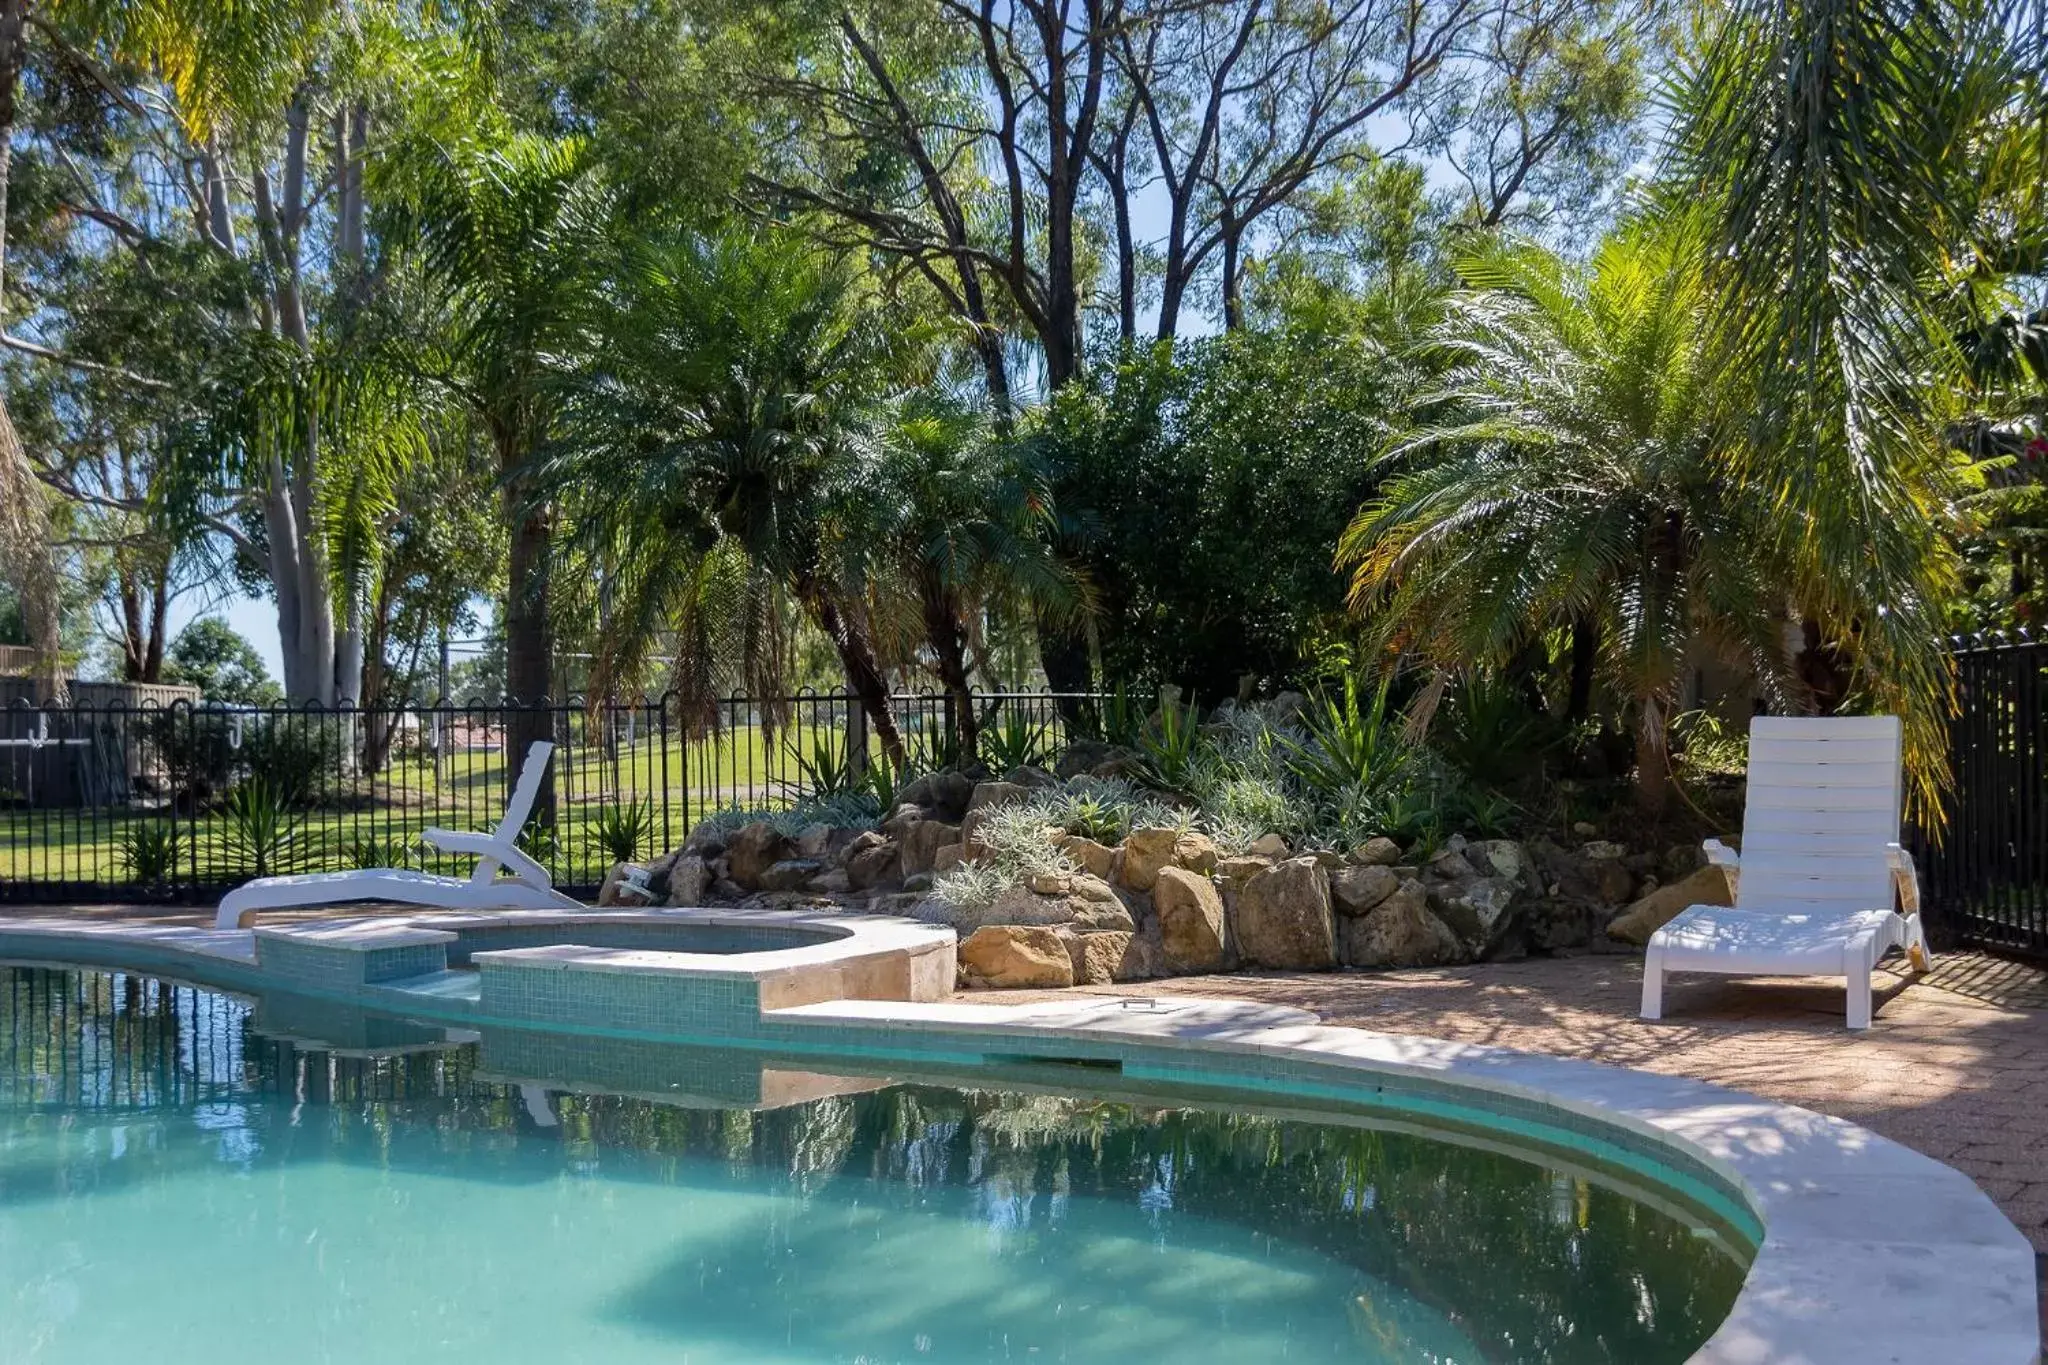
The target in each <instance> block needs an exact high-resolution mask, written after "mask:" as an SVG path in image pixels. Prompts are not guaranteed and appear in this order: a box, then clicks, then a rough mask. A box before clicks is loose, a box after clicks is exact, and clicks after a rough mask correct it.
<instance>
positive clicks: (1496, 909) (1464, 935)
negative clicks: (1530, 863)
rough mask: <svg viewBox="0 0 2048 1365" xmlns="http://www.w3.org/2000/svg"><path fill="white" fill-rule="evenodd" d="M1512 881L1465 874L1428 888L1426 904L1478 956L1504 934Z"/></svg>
mask: <svg viewBox="0 0 2048 1365" xmlns="http://www.w3.org/2000/svg"><path fill="white" fill-rule="evenodd" d="M1514 904H1515V885H1514V883H1513V882H1510V881H1507V880H1505V879H1504V878H1499V877H1464V878H1460V879H1459V880H1457V881H1454V882H1446V883H1442V884H1439V885H1435V886H1431V887H1430V888H1429V908H1430V910H1431V911H1433V912H1434V913H1435V915H1436V917H1437V918H1438V919H1440V920H1442V921H1443V922H1444V923H1445V924H1448V925H1449V926H1450V927H1451V929H1452V931H1453V932H1455V933H1456V934H1457V936H1458V939H1459V941H1460V942H1462V943H1463V944H1464V945H1465V947H1466V949H1467V950H1469V951H1470V952H1471V953H1472V954H1473V956H1475V957H1476V956H1478V955H1479V954H1481V953H1484V952H1485V951H1486V950H1487V949H1489V948H1491V947H1492V946H1493V945H1494V944H1496V943H1498V942H1500V940H1501V939H1502V938H1503V937H1505V936H1506V934H1507V931H1508V927H1509V924H1510V923H1511V919H1510V916H1511V913H1512V911H1513V910H1514Z"/></svg>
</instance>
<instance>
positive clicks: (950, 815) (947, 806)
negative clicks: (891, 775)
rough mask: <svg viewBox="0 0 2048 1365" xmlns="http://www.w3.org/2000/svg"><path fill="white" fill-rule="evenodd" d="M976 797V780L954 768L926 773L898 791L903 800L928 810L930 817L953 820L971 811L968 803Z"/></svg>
mask: <svg viewBox="0 0 2048 1365" xmlns="http://www.w3.org/2000/svg"><path fill="white" fill-rule="evenodd" d="M973 799H974V783H972V782H970V781H969V780H968V779H967V778H966V776H965V775H964V774H961V773H956V772H952V771H946V772H937V773H926V774H925V775H924V776H923V777H920V778H918V779H917V780H916V781H914V782H911V783H909V784H908V785H906V786H905V787H904V788H903V790H902V791H900V792H898V793H897V794H896V800H897V801H898V802H899V803H900V804H904V805H912V806H916V807H918V808H919V809H921V810H923V811H924V812H925V813H926V814H925V818H926V819H938V820H944V821H947V822H949V823H956V822H958V820H959V819H960V817H961V816H963V815H965V814H967V803H968V802H969V801H971V800H973Z"/></svg>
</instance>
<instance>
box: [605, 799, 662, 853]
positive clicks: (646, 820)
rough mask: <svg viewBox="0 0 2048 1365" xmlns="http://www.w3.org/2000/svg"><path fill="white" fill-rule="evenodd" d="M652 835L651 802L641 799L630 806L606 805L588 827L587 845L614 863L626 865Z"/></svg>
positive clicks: (652, 813)
mask: <svg viewBox="0 0 2048 1365" xmlns="http://www.w3.org/2000/svg"><path fill="white" fill-rule="evenodd" d="M653 836H654V803H653V801H652V800H649V799H646V798H642V799H641V800H639V801H635V802H633V803H632V804H631V805H621V804H618V803H614V802H607V803H605V804H604V805H602V806H600V807H598V811H597V816H596V818H595V819H593V820H592V821H591V824H590V846H591V847H592V848H593V849H595V850H596V851H597V852H599V853H602V854H603V855H604V856H605V858H606V859H607V860H609V861H611V862H615V863H630V862H633V861H634V860H636V859H637V858H639V857H640V854H641V850H642V849H643V848H645V847H646V845H647V842H648V840H649V839H651V838H652V837H653Z"/></svg>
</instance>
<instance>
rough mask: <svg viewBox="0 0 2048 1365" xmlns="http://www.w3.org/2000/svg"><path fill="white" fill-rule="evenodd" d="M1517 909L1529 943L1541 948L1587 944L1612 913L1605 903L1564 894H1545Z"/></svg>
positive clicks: (1535, 947)
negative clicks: (1573, 897)
mask: <svg viewBox="0 0 2048 1365" xmlns="http://www.w3.org/2000/svg"><path fill="white" fill-rule="evenodd" d="M1518 913H1519V917H1520V919H1521V922H1522V932H1523V934H1524V935H1525V936H1526V937H1527V939H1528V942H1529V947H1530V948H1532V949H1534V950H1536V951H1538V952H1557V951H1558V950H1560V949H1566V948H1583V947H1585V946H1586V945H1587V944H1588V943H1589V942H1591V941H1592V938H1593V935H1594V934H1595V933H1597V932H1599V931H1600V929H1601V928H1602V926H1603V925H1604V923H1605V921H1606V920H1607V919H1608V918H1609V917H1610V914H1611V912H1610V911H1608V910H1607V909H1606V908H1605V907H1604V906H1601V905H1598V904H1596V903H1593V902H1589V901H1584V900H1573V899H1568V898H1566V897H1563V896H1545V897H1543V898H1541V899H1540V900H1536V901H1532V902H1530V903H1529V904H1528V905H1525V906H1523V907H1522V908H1521V910H1520V911H1519V912H1518Z"/></svg>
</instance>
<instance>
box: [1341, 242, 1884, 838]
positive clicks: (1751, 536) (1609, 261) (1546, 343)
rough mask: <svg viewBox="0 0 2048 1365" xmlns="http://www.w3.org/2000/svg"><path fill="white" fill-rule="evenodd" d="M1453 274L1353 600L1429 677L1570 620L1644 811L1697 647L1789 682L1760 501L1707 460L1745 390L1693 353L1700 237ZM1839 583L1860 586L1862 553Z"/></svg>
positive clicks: (1768, 510) (1662, 785) (1353, 548)
mask: <svg viewBox="0 0 2048 1365" xmlns="http://www.w3.org/2000/svg"><path fill="white" fill-rule="evenodd" d="M1460 270H1461V273H1462V274H1463V276H1464V278H1465V280H1466V283H1467V285H1468V286H1469V287H1468V289H1467V290H1466V291H1465V292H1462V293H1460V294H1458V295H1456V296H1455V297H1454V298H1453V299H1452V300H1451V301H1450V303H1449V304H1448V307H1447V311H1446V314H1445V317H1444V320H1443V322H1442V323H1441V324H1440V325H1439V327H1438V328H1437V330H1436V333H1435V335H1434V337H1433V338H1432V341H1433V343H1434V344H1435V346H1436V347H1437V348H1439V350H1440V351H1441V353H1442V354H1443V356H1444V357H1445V358H1446V359H1447V360H1448V361H1449V368H1448V370H1447V371H1446V372H1445V373H1444V375H1443V376H1442V378H1441V381H1440V386H1439V388H1438V389H1437V390H1436V391H1434V392H1433V393H1430V394H1428V395H1426V396H1425V398H1424V399H1423V402H1424V404H1425V405H1426V406H1427V408H1430V409H1434V410H1436V411H1439V412H1441V413H1442V416H1441V417H1440V418H1439V419H1438V420H1436V421H1433V422H1431V423H1430V424H1429V425H1427V426H1424V427H1422V428H1421V429H1419V430H1417V431H1415V432H1413V433H1412V434H1410V435H1408V436H1406V437H1404V438H1402V439H1401V440H1400V441H1399V442H1398V443H1396V444H1395V445H1394V446H1392V447H1391V449H1390V452H1389V455H1388V457H1387V458H1388V459H1389V460H1390V461H1391V462H1392V463H1393V465H1394V466H1395V467H1396V468H1397V469H1401V470H1403V471H1404V472H1401V473H1399V474H1398V475H1397V476H1396V477H1395V478H1393V479H1392V480H1391V481H1390V482H1389V483H1388V484H1387V486H1386V487H1385V489H1384V491H1383V492H1382V494H1381V495H1380V496H1379V497H1378V498H1377V499H1376V500H1374V501H1373V502H1371V503H1369V504H1367V505H1366V506H1365V507H1364V508H1363V509H1361V510H1360V512H1359V515H1358V517H1357V519H1356V520H1355V521H1353V523H1352V524H1351V526H1350V528H1349V529H1348V530H1347V531H1346V532H1345V534H1344V538H1343V541H1342V543H1341V547H1340V552H1339V554H1340V563H1342V564H1344V565H1348V566H1349V567H1350V569H1351V571H1352V579H1351V594H1352V604H1353V606H1354V608H1355V609H1356V610H1357V611H1358V612H1359V613H1360V614H1361V615H1362V616H1364V617H1365V618H1366V619H1367V620H1368V621H1370V622H1371V623H1372V625H1373V629H1374V630H1375V631H1376V632H1377V634H1378V635H1379V637H1380V638H1383V639H1385V640H1387V641H1388V642H1390V643H1394V644H1398V645H1399V646H1401V647H1403V648H1405V649H1406V650H1408V651H1410V652H1411V653H1413V654H1414V655H1415V656H1417V657H1419V658H1421V659H1423V660H1426V661H1428V662H1429V663H1431V664H1433V665H1435V666H1437V667H1439V668H1441V669H1445V670H1451V669H1461V668H1468V667H1474V666H1477V667H1493V668H1498V667H1502V666H1505V665H1506V664H1507V663H1508V662H1509V660H1510V659H1511V658H1512V657H1513V656H1514V655H1515V654H1516V653H1518V652H1519V651H1520V650H1521V649H1523V648H1524V647H1525V646H1526V645H1527V644H1528V643H1529V642H1530V641H1531V640H1532V639H1541V638H1542V637H1544V636H1545V635H1546V634H1549V633H1551V632H1555V631H1560V630H1564V629H1567V628H1576V630H1577V631H1578V632H1579V636H1578V638H1579V639H1581V640H1590V641H1591V642H1593V653H1592V655H1591V657H1592V658H1593V659H1595V660H1596V662H1597V667H1598V669H1599V672H1600V674H1601V675H1602V676H1603V677H1604V678H1605V680H1606V682H1607V684H1608V686H1609V688H1610V689H1611V690H1612V691H1613V693H1614V694H1615V695H1616V696H1617V697H1619V698H1621V699H1622V700H1623V701H1624V703H1625V704H1626V707H1627V712H1628V714H1627V720H1628V722H1629V724H1630V726H1631V728H1632V729H1633V732H1634V735H1635V750H1636V782H1637V791H1638V795H1639V799H1640V801H1641V803H1642V805H1643V807H1644V808H1645V809H1646V810H1650V811H1656V810H1659V809H1661V808H1662V806H1663V804H1664V801H1665V798H1666V796H1667V793H1668V788H1669V785H1670V784H1669V772H1670V766H1669V757H1668V727H1669V722H1670V720H1671V717H1672V714H1673V712H1674V709H1675V703H1676V702H1677V699H1678V691H1679V686H1680V683H1681V681H1682V677H1683V670H1684V666H1685V661H1686V659H1687V655H1688V651H1689V650H1690V649H1692V648H1693V647H1694V646H1695V644H1696V643H1699V644H1705V645H1708V646H1710V647H1713V648H1715V649H1718V650H1719V651H1721V652H1722V653H1724V654H1725V655H1729V656H1732V657H1733V658H1734V659H1735V660H1736V661H1737V662H1738V663H1741V664H1746V665H1747V666H1749V667H1750V668H1751V669H1753V670H1754V672H1755V674H1756V676H1757V678H1758V679H1759V681H1760V683H1761V685H1762V686H1763V687H1764V689H1765V691H1766V693H1767V694H1769V695H1773V696H1775V697H1776V698H1777V699H1778V700H1779V701H1780V703H1781V704H1782V703H1783V702H1785V701H1786V700H1787V699H1788V698H1789V697H1790V696H1791V695H1792V693H1793V690H1794V687H1793V682H1792V677H1791V668H1790V662H1791V661H1790V660H1789V659H1787V657H1786V655H1785V650H1784V627H1785V623H1786V609H1787V605H1788V597H1787V589H1788V585H1792V584H1794V583H1795V580H1794V579H1793V578H1792V577H1790V568H1791V561H1790V557H1789V555H1788V552H1787V551H1786V549H1785V547H1784V545H1783V543H1782V539H1781V537H1780V536H1779V528H1778V525H1777V523H1776V519H1775V514H1774V509H1773V508H1772V507H1771V506H1770V504H1769V503H1767V502H1765V501H1764V500H1762V499H1760V498H1758V497H1757V496H1756V493H1755V491H1754V490H1753V489H1751V488H1749V487H1746V486H1744V485H1743V484H1741V483H1740V482H1738V481H1735V480H1732V479H1730V478H1728V477H1727V476H1726V473H1725V458H1726V452H1725V451H1724V449H1723V448H1722V446H1721V444H1720V442H1721V437H1722V433H1723V431H1724V430H1725V421H1724V419H1725V415H1726V413H1727V411H1728V410H1729V409H1730V407H1731V406H1733V405H1736V404H1739V403H1740V402H1741V401H1743V399H1745V398H1746V393H1744V392H1742V391H1739V390H1737V389H1735V388H1734V387H1732V386H1730V387H1723V386H1724V385H1725V384H1727V383H1728V381H1727V380H1726V379H1725V378H1724V377H1722V376H1720V375H1719V374H1718V373H1717V371H1716V369H1715V368H1714V366H1713V365H1712V364H1711V362H1710V359H1709V356H1708V353H1707V351H1706V349H1705V346H1704V344H1703V338H1704V337H1705V336H1706V334H1707V331H1708V321H1709V294H1708V292H1707V289H1706V285H1705V281H1704V279H1703V277H1702V266H1701V262H1700V259H1699V255H1698V252H1697V244H1696V242H1695V241H1694V240H1693V239H1692V238H1691V237H1690V236H1689V235H1688V234H1687V232H1686V231H1684V230H1683V225H1682V224H1672V223H1638V224H1635V225H1633V226H1631V227H1629V228H1627V229H1625V230H1623V231H1620V232H1618V233H1616V234H1615V235H1613V236H1611V237H1610V238H1609V239H1608V240H1607V241H1606V242H1604V243H1603V244H1602V246H1601V248H1600V250H1599V251H1598V252H1597V253H1596V254H1595V256H1594V258H1593V260H1592V262H1591V264H1590V265H1589V266H1586V267H1577V266H1574V265H1571V264H1569V263H1567V262H1566V261H1564V260H1561V259H1559V258H1558V257H1556V256H1554V255H1552V254H1551V253H1549V252H1548V251H1545V250H1544V249H1542V248H1541V247H1537V246H1534V245H1529V244H1512V243H1511V244H1506V245H1502V246H1497V247H1493V248H1488V249H1484V250H1481V251H1478V252H1475V253H1473V254H1470V255H1467V256H1466V257H1465V258H1463V259H1462V260H1461V261H1460ZM1835 573H1836V575H1837V577H1838V578H1855V577H1857V576H1859V575H1865V576H1866V581H1865V582H1864V583H1862V584H1860V585H1856V586H1855V587H1852V588H1850V589H1847V590H1850V591H1854V590H1867V588H1868V587H1869V586H1871V585H1870V583H1869V581H1868V577H1867V575H1868V571H1867V569H1866V568H1865V567H1864V566H1863V565H1860V564H1856V563H1848V564H1842V565H1839V566H1836V569H1835ZM1836 590H1837V591H1843V590H1844V589H1841V588H1839V587H1838V588H1837V589H1836ZM1791 600H1793V601H1796V600H1797V599H1796V598H1794V599H1791ZM1588 632H1590V633H1588Z"/></svg>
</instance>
